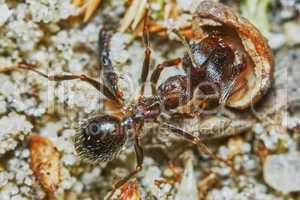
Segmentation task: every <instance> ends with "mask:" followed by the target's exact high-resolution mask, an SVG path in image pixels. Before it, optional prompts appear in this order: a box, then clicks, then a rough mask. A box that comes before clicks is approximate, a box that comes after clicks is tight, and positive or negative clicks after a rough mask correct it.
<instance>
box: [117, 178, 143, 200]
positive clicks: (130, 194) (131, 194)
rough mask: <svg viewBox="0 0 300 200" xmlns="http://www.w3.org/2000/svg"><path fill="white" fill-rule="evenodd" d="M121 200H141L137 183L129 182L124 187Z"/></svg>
mask: <svg viewBox="0 0 300 200" xmlns="http://www.w3.org/2000/svg"><path fill="white" fill-rule="evenodd" d="M119 200H141V194H140V191H139V188H138V184H137V182H129V183H127V184H125V185H124V186H123V187H122V193H121V196H120V198H119Z"/></svg>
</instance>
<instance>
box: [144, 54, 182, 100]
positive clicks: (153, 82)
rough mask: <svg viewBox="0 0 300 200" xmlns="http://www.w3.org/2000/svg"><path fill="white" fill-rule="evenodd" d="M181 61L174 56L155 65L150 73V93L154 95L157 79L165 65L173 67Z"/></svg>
mask: <svg viewBox="0 0 300 200" xmlns="http://www.w3.org/2000/svg"><path fill="white" fill-rule="evenodd" d="M180 63H181V59H180V58H175V59H172V60H167V61H164V62H163V63H162V64H159V65H157V66H156V67H155V69H154V71H153V72H152V74H151V79H150V80H151V88H152V95H156V94H157V91H156V85H157V81H158V79H159V77H160V74H161V72H162V71H163V69H164V68H165V67H175V66H177V65H179V64H180Z"/></svg>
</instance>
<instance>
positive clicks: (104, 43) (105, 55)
mask: <svg viewBox="0 0 300 200" xmlns="http://www.w3.org/2000/svg"><path fill="white" fill-rule="evenodd" d="M110 40H111V36H110V35H109V34H108V32H107V30H106V29H105V28H102V29H101V30H100V32H99V40H98V41H99V42H98V49H99V53H98V54H99V61H100V65H101V70H102V73H103V74H102V76H103V80H104V84H106V85H107V86H108V88H109V89H110V90H111V92H112V93H114V95H115V96H116V97H118V98H120V99H122V98H123V92H122V91H121V90H120V89H119V86H118V80H119V77H118V75H117V73H116V72H115V71H114V67H113V65H112V62H111V60H110V55H109V51H110V49H109V45H110Z"/></svg>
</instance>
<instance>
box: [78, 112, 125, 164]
mask: <svg viewBox="0 0 300 200" xmlns="http://www.w3.org/2000/svg"><path fill="white" fill-rule="evenodd" d="M126 138H127V135H126V124H125V125H124V122H123V121H121V120H120V119H119V118H117V117H113V116H110V115H100V116H95V117H92V118H90V119H88V120H87V121H86V122H84V123H83V124H82V125H81V127H80V129H79V131H78V133H77V134H76V136H75V149H76V151H77V153H78V154H79V156H81V157H82V158H83V159H85V160H87V161H92V162H104V161H110V160H112V159H114V157H115V156H116V155H117V154H118V153H119V152H120V150H121V149H122V147H123V145H124V144H125V142H126Z"/></svg>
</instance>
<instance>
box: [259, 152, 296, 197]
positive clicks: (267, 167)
mask: <svg viewBox="0 0 300 200" xmlns="http://www.w3.org/2000/svg"><path fill="white" fill-rule="evenodd" d="M263 173H264V179H265V181H266V182H267V184H268V185H270V186H271V187H272V188H274V189H276V190H278V191H281V192H284V193H288V192H297V191H298V192H299V191H300V153H289V154H280V155H270V156H268V157H267V159H266V162H265V164H264V169H263Z"/></svg>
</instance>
